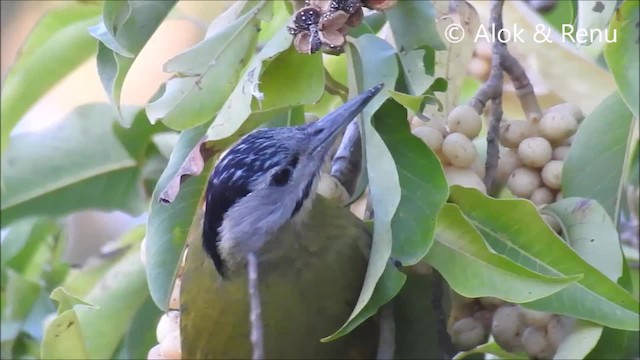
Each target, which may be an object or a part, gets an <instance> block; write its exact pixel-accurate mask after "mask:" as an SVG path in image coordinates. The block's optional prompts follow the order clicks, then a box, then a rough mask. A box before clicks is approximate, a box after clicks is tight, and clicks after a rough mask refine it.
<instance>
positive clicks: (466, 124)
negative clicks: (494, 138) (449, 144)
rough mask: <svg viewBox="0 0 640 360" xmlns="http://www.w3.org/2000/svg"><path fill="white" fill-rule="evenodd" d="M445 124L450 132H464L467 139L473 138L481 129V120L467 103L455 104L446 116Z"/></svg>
mask: <svg viewBox="0 0 640 360" xmlns="http://www.w3.org/2000/svg"><path fill="white" fill-rule="evenodd" d="M447 126H448V127H449V131H451V132H459V133H462V134H465V135H466V136H467V137H468V138H469V139H475V138H476V137H477V136H478V134H480V129H482V120H481V119H480V114H478V113H477V112H476V111H475V110H474V109H473V108H472V107H471V106H469V105H460V106H456V107H455V108H453V110H451V112H450V113H449V117H447Z"/></svg>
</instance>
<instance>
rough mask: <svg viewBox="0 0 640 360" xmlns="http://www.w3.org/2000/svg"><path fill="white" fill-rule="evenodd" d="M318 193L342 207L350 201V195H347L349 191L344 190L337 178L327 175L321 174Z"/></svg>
mask: <svg viewBox="0 0 640 360" xmlns="http://www.w3.org/2000/svg"><path fill="white" fill-rule="evenodd" d="M316 192H317V193H318V194H320V195H322V196H324V197H325V198H327V199H329V200H333V201H335V202H336V203H338V204H340V205H342V204H346V203H347V202H348V201H349V193H347V190H345V189H344V187H343V186H342V184H340V182H339V181H338V180H337V179H336V178H335V177H333V176H331V175H329V174H327V173H321V174H320V180H319V181H318V189H317V190H316Z"/></svg>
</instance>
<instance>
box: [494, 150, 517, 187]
mask: <svg viewBox="0 0 640 360" xmlns="http://www.w3.org/2000/svg"><path fill="white" fill-rule="evenodd" d="M520 166H522V162H521V161H520V158H519V157H518V154H517V153H516V152H515V151H514V150H512V149H509V148H506V147H503V146H500V159H498V168H497V169H496V178H497V179H498V181H499V182H500V183H502V184H504V183H506V182H507V180H508V179H509V175H511V173H512V172H513V170H515V169H517V168H519V167H520Z"/></svg>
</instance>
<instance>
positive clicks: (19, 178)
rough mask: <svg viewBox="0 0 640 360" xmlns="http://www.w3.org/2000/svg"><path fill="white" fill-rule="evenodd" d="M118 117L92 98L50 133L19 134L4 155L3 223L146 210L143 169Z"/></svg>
mask: <svg viewBox="0 0 640 360" xmlns="http://www.w3.org/2000/svg"><path fill="white" fill-rule="evenodd" d="M115 121H116V118H115V116H114V114H113V112H112V109H111V108H110V107H109V105H107V104H88V105H83V106H81V107H79V108H76V109H75V110H74V111H73V112H72V113H70V114H69V115H68V116H67V118H66V119H65V120H64V121H62V122H61V123H60V124H58V125H56V126H53V127H50V128H48V129H46V130H44V131H45V133H24V134H20V135H17V136H15V137H14V139H13V141H12V143H11V146H10V147H9V149H8V152H7V154H6V156H5V157H3V158H2V169H3V172H4V178H3V181H4V183H3V185H4V187H3V188H2V200H1V204H2V205H1V207H2V226H5V225H6V224H8V223H10V222H11V221H14V220H16V219H19V218H22V217H25V216H34V215H49V216H60V215H64V214H68V213H70V212H73V211H77V210H80V209H86V208H98V209H102V210H123V211H126V212H128V213H131V214H137V213H140V212H141V211H142V210H143V209H144V197H143V196H144V195H143V194H142V192H141V189H140V188H139V186H138V182H139V169H138V167H137V164H136V161H135V159H133V158H132V157H131V156H130V154H129V153H128V152H127V149H126V148H125V147H124V146H123V145H122V143H121V142H120V140H119V139H118V137H117V136H116V134H115V133H114V129H113V125H114V122H115ZM105 189H107V190H105Z"/></svg>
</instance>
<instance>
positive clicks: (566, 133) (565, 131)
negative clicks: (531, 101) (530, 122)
mask: <svg viewBox="0 0 640 360" xmlns="http://www.w3.org/2000/svg"><path fill="white" fill-rule="evenodd" d="M538 127H539V129H540V134H541V135H542V136H544V137H545V138H546V139H547V140H549V141H561V140H564V139H567V138H569V137H570V136H571V135H573V134H575V133H576V130H578V122H577V121H576V119H574V118H573V117H572V116H571V115H569V114H567V113H565V112H558V111H554V112H548V113H546V114H545V115H544V116H543V117H542V120H540V124H539V125H538Z"/></svg>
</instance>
